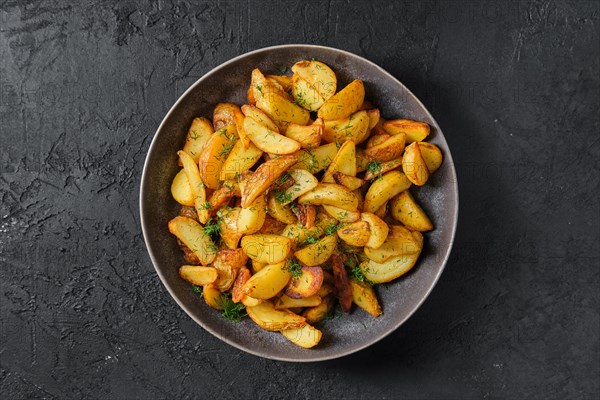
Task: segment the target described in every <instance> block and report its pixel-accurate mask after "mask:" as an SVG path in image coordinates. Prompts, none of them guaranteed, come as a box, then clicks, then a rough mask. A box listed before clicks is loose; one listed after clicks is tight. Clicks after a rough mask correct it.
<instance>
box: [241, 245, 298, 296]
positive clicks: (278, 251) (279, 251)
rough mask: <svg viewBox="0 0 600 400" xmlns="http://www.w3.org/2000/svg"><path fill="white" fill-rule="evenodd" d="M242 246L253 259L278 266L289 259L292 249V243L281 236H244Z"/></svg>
mask: <svg viewBox="0 0 600 400" xmlns="http://www.w3.org/2000/svg"><path fill="white" fill-rule="evenodd" d="M241 245H242V249H244V252H245V253H246V254H247V255H248V257H250V258H251V259H253V260H255V261H258V262H263V263H269V264H276V263H279V262H281V261H283V260H285V259H286V258H287V256H288V254H289V253H290V250H291V248H292V241H291V240H290V239H289V238H286V237H283V236H280V235H262V234H254V235H247V236H244V237H243V238H242V244H241ZM253 297H254V296H253Z"/></svg>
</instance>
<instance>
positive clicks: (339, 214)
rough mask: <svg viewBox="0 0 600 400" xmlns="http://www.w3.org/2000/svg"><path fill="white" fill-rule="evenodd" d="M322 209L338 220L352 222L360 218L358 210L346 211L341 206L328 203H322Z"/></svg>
mask: <svg viewBox="0 0 600 400" xmlns="http://www.w3.org/2000/svg"><path fill="white" fill-rule="evenodd" d="M323 209H324V210H325V211H326V212H327V214H329V215H331V216H332V217H333V218H335V219H337V220H338V221H340V222H354V221H358V219H359V218H360V211H348V210H344V209H343V208H339V207H335V206H330V205H323Z"/></svg>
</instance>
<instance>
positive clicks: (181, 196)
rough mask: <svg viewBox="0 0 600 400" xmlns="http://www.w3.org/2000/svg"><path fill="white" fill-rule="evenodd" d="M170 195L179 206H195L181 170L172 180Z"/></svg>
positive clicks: (187, 182) (183, 172)
mask: <svg viewBox="0 0 600 400" xmlns="http://www.w3.org/2000/svg"><path fill="white" fill-rule="evenodd" d="M171 195H172V196H173V198H174V199H175V201H177V202H178V203H179V204H181V205H184V206H190V207H193V206H194V204H195V202H194V194H193V193H192V188H191V187H190V181H189V180H188V178H187V175H186V174H185V171H184V170H183V169H182V170H180V171H179V172H178V173H177V175H175V178H174V179H173V183H172V184H171Z"/></svg>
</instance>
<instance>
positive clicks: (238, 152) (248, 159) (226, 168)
mask: <svg viewBox="0 0 600 400" xmlns="http://www.w3.org/2000/svg"><path fill="white" fill-rule="evenodd" d="M238 132H239V131H238ZM262 155H263V151H262V150H261V149H259V148H258V147H256V146H255V145H254V144H253V143H249V144H248V146H245V145H244V143H243V142H242V140H241V139H240V140H238V141H237V142H235V144H234V145H233V148H232V149H231V152H230V153H229V155H228V156H227V159H226V160H225V163H224V164H223V166H222V167H221V174H220V179H221V180H222V181H224V180H227V179H234V178H235V177H237V176H238V175H239V174H241V173H242V172H244V171H248V170H249V169H250V168H252V167H253V166H254V164H256V162H257V161H258V160H259V159H260V158H261V157H262Z"/></svg>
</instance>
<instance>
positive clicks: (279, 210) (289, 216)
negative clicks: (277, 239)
mask: <svg viewBox="0 0 600 400" xmlns="http://www.w3.org/2000/svg"><path fill="white" fill-rule="evenodd" d="M279 200H284V198H282V197H281V195H280V194H276V193H269V201H268V211H269V215H270V216H272V217H273V218H275V219H276V220H278V221H281V222H283V223H284V224H295V223H296V222H298V218H296V215H295V214H294V213H293V211H292V209H291V208H290V206H289V205H286V204H283V201H279Z"/></svg>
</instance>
